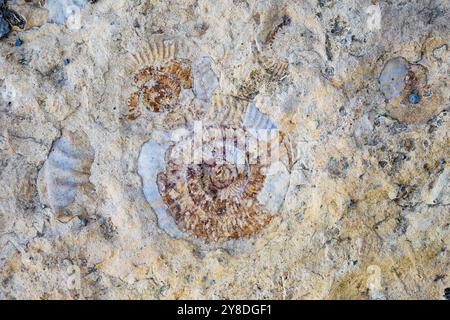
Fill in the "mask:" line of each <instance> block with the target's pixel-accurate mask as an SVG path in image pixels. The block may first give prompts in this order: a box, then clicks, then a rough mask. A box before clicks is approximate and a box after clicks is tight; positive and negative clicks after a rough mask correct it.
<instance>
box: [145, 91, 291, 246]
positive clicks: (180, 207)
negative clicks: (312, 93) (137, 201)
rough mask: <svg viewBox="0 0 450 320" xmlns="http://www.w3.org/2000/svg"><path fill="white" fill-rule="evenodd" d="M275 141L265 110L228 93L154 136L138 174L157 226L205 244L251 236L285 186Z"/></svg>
mask: <svg viewBox="0 0 450 320" xmlns="http://www.w3.org/2000/svg"><path fill="white" fill-rule="evenodd" d="M279 139H280V135H279V132H278V131H277V129H276V126H275V124H274V122H273V121H272V120H271V119H270V118H269V117H268V116H267V115H265V114H263V113H261V112H260V111H259V110H258V109H257V108H256V106H255V105H253V104H252V103H250V104H249V103H248V102H244V101H239V100H237V99H234V98H231V97H221V98H218V99H216V100H215V101H214V103H213V106H212V107H211V108H210V110H209V112H207V114H206V116H205V118H204V121H202V122H201V123H200V122H195V123H193V124H187V125H186V126H185V127H182V128H179V129H177V130H173V131H172V132H158V133H155V134H154V135H153V137H152V139H151V140H150V141H148V142H147V143H145V144H144V146H143V148H142V150H141V154H140V157H139V174H140V176H141V177H142V180H143V186H144V194H145V196H146V199H147V201H148V202H149V203H150V205H151V206H152V207H153V209H154V210H155V212H156V214H157V215H158V222H159V227H160V228H161V229H163V230H164V231H166V232H167V233H168V234H169V235H171V236H172V237H176V238H189V239H192V240H195V241H204V242H205V241H206V242H209V243H210V242H215V243H217V242H220V243H223V242H226V241H228V240H234V239H240V238H246V237H250V236H253V235H255V234H256V233H258V232H259V231H260V230H261V229H262V228H263V227H264V226H265V225H267V224H268V223H269V222H270V221H271V220H272V218H273V216H274V215H275V214H277V213H278V211H279V210H280V208H281V206H282V204H283V202H284V197H285V194H286V191H287V188H288V184H289V172H288V168H287V166H286V165H285V164H284V163H283V161H282V154H283V152H282V150H281V148H278V142H279Z"/></svg>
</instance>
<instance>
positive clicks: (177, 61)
mask: <svg viewBox="0 0 450 320" xmlns="http://www.w3.org/2000/svg"><path fill="white" fill-rule="evenodd" d="M181 49H182V46H181V45H180V42H179V41H156V42H154V43H152V44H151V45H149V46H146V47H144V48H143V49H141V50H140V51H138V52H137V53H136V54H133V55H132V56H131V57H130V63H129V68H130V71H131V73H132V74H134V78H133V81H134V85H135V86H136V87H137V88H138V89H137V91H135V92H133V93H132V94H131V95H130V97H129V99H128V108H129V114H128V119H130V120H134V119H136V118H137V117H139V116H140V115H141V114H142V113H143V111H144V110H145V109H147V110H150V111H152V112H163V111H169V110H172V109H174V108H175V107H176V105H177V102H178V98H179V95H180V92H181V90H182V89H189V88H192V76H191V63H190V61H187V60H185V59H181V58H178V54H179V51H180V50H181Z"/></svg>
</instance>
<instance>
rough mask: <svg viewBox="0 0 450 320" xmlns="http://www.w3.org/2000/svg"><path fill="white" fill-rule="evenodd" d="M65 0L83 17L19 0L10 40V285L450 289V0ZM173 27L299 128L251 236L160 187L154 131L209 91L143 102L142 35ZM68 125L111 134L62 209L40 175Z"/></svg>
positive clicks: (101, 294)
mask: <svg viewBox="0 0 450 320" xmlns="http://www.w3.org/2000/svg"><path fill="white" fill-rule="evenodd" d="M53 2H55V1H53ZM66 2H67V3H69V2H70V3H72V4H73V6H72V9H73V7H74V8H76V9H77V10H74V11H73V12H72V11H71V12H72V13H71V12H64V13H60V14H57V13H55V12H54V11H55V10H57V9H55V8H54V7H52V10H53V11H52V15H53V16H57V17H58V18H57V19H54V20H58V21H55V22H59V23H62V22H64V21H60V20H61V19H64V17H66V18H67V20H66V21H65V22H64V24H56V23H50V22H46V20H47V19H50V18H49V17H48V12H46V10H47V9H46V8H45V6H41V5H42V1H31V2H30V1H20V0H17V1H9V2H8V4H9V5H11V7H13V8H14V10H15V11H16V12H18V13H22V14H23V15H24V16H25V17H26V19H27V26H26V28H25V30H22V31H19V30H14V31H12V32H11V33H10V34H9V36H8V37H7V38H4V39H2V40H1V42H0V53H1V55H0V66H1V67H0V91H1V96H0V181H1V188H0V266H1V268H0V299H25V298H30V299H112V298H121V299H132V298H135V299H185V298H190V299H200V298H212V299H230V298H239V299H241V298H251V299H324V298H327V299H414V298H416V299H444V292H445V289H446V288H448V287H450V273H449V270H450V256H449V255H450V253H449V250H450V187H449V181H450V130H449V129H450V115H449V113H450V100H449V96H450V88H449V84H450V81H449V80H450V52H449V45H450V25H449V21H450V1H448V0H426V1H422V0H413V1H379V2H378V1H375V0H374V1H368V0H363V1H350V0H348V1H334V0H320V1H317V0H310V1H303V0H302V1H301V0H295V1H287V0H281V1H280V0H273V1H270V0H260V1H256V0H223V1H213V0H211V1H207V0H160V1H158V0H99V1H96V3H86V4H84V2H85V1H66ZM378 18H380V19H381V20H378ZM52 21H53V20H52ZM17 38H20V39H21V40H22V41H23V44H22V45H16V44H15V43H16V39H17ZM160 38H167V39H173V38H177V39H183V40H184V41H186V42H188V43H191V44H195V46H196V48H197V51H201V52H202V53H203V54H204V55H205V56H209V57H210V58H211V69H212V71H213V73H214V74H215V75H217V78H218V79H219V80H218V81H219V85H218V89H217V91H218V92H219V93H220V94H224V95H233V96H241V97H243V98H245V99H248V100H251V101H252V102H253V103H254V104H255V105H256V106H257V107H258V108H259V110H261V112H264V113H265V114H267V115H269V116H271V117H272V119H274V121H275V123H277V125H278V126H279V127H280V128H281V129H282V130H283V132H285V135H286V139H285V141H288V142H289V144H290V145H291V150H293V152H292V154H291V161H290V168H289V169H290V178H289V179H290V180H289V189H288V192H287V195H286V198H285V201H284V203H283V206H282V208H281V210H280V212H279V214H277V215H275V216H274V217H273V219H272V220H271V221H270V223H269V224H268V225H267V226H265V227H264V228H263V229H262V230H261V231H260V232H259V233H257V234H255V235H253V236H252V237H250V238H249V239H246V241H248V242H249V243H251V244H250V245H251V250H241V251H239V250H238V251H233V250H228V249H227V248H221V247H213V248H205V247H202V246H198V245H196V244H195V243H194V242H191V241H188V240H186V239H176V238H172V237H171V236H170V235H168V234H167V233H166V232H164V231H163V230H161V229H160V228H159V227H158V218H157V216H156V214H155V212H154V211H153V209H152V206H151V205H150V204H149V203H148V202H147V200H146V198H145V196H144V193H143V189H142V181H141V177H140V176H139V174H138V159H139V154H140V151H141V148H142V145H143V144H144V143H146V142H147V141H148V140H149V139H150V137H151V135H152V133H153V132H154V131H155V130H158V129H161V128H166V127H168V126H170V125H171V124H172V123H176V122H177V121H180V120H179V117H183V116H184V114H185V113H188V111H187V110H188V109H189V108H188V107H191V106H192V105H191V104H192V101H194V98H192V96H189V95H188V98H186V99H188V100H189V99H190V100H189V101H191V102H190V103H191V104H190V103H185V102H183V103H182V104H181V107H180V108H178V109H176V110H175V111H174V112H172V113H169V114H167V113H164V112H162V113H155V112H151V111H149V110H145V112H144V114H143V115H142V116H140V117H138V118H137V119H135V120H131V119H128V118H127V114H128V112H129V110H128V105H127V100H128V98H129V96H130V94H131V93H132V92H133V91H135V87H133V83H134V81H133V76H132V75H131V74H130V73H129V71H128V70H127V63H128V62H129V61H128V60H129V59H130V54H132V53H133V52H135V49H137V48H139V47H140V46H142V45H143V44H145V43H153V42H154V41H155V39H160ZM398 57H402V60H401V61H406V62H405V64H407V65H408V66H409V67H408V68H410V69H402V67H399V68H394V67H392V66H390V67H389V68H388V69H389V72H393V73H395V75H396V77H397V78H398V79H397V78H395V79H397V80H398V81H399V82H398V83H397V82H396V83H394V84H393V86H398V87H399V92H398V94H396V92H395V91H394V95H395V96H394V95H393V96H391V94H392V92H393V91H392V90H391V91H389V92H390V93H389V97H386V96H385V94H384V93H383V88H384V87H383V84H380V81H381V80H380V81H379V78H380V75H381V74H382V72H383V70H384V67H385V65H386V63H387V62H388V61H390V60H391V59H393V58H398ZM397 61H399V59H398V60H397ZM405 68H406V67H405ZM408 70H409V71H411V73H410V74H409V75H408V76H406V73H407V72H408ZM199 72H200V73H201V71H199ZM208 72H210V73H211V70H209V71H208ZM402 72H404V73H405V74H402ZM399 74H400V76H399ZM405 77H406V78H405ZM392 79H394V78H392ZM397 80H395V81H397ZM195 81H196V80H195V79H194V82H195ZM382 81H389V78H388V77H382ZM213 82H214V81H213ZM396 88H397V87H396ZM183 101H184V100H183ZM189 110H190V109H189ZM411 110H414V112H412V111H411ZM67 131H70V132H77V131H81V132H83V133H84V135H86V137H87V139H88V140H89V148H92V149H93V150H94V151H95V159H94V161H93V163H92V165H91V166H90V178H89V183H90V184H92V186H93V187H94V188H95V191H94V192H93V193H92V194H90V196H89V197H88V198H89V199H90V198H92V199H93V200H92V201H91V200H89V199H88V198H80V199H78V200H80V201H81V202H80V201H78V200H77V201H78V203H77V205H78V206H79V205H80V203H81V205H82V206H83V199H85V200H84V201H86V203H85V207H86V208H88V209H89V210H88V209H86V210H85V211H86V212H85V213H84V214H80V215H76V216H75V217H74V218H73V219H71V220H70V221H66V220H64V221H61V219H58V215H57V214H56V213H55V212H54V210H53V209H52V207H51V205H49V204H48V201H47V199H44V198H45V196H44V195H43V194H42V193H41V192H40V190H39V184H40V182H39V179H38V177H39V175H40V173H41V170H42V168H43V167H44V164H45V163H46V160H47V158H48V157H49V155H51V154H52V149H54V144H55V141H58V139H60V138H61V136H62V135H63V133H64V132H67ZM73 157H76V155H74V156H73ZM88 171H89V170H88ZM73 186H78V185H77V184H75V183H74V184H73Z"/></svg>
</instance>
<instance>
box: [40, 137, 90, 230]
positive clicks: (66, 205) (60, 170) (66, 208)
mask: <svg viewBox="0 0 450 320" xmlns="http://www.w3.org/2000/svg"><path fill="white" fill-rule="evenodd" d="M94 156H95V154H94V150H93V148H92V147H91V145H90V143H89V140H88V138H87V136H86V135H85V134H84V133H82V132H70V131H64V132H63V135H62V136H61V138H59V139H58V140H56V141H55V143H54V144H53V147H52V150H51V152H50V155H49V157H48V159H47V161H46V162H45V164H44V167H43V169H42V170H41V172H40V174H39V175H40V176H39V189H40V193H41V198H42V200H43V202H46V203H48V204H49V205H50V207H51V208H52V210H53V212H54V213H55V215H56V216H57V218H58V219H59V220H61V221H64V222H65V221H68V220H70V219H72V218H73V217H74V216H77V215H83V214H85V213H86V210H85V209H86V208H85V205H86V206H87V205H88V202H89V200H90V198H91V196H92V194H93V192H94V187H93V185H92V184H91V183H90V182H89V178H90V174H91V173H90V170H91V166H92V163H93V161H94Z"/></svg>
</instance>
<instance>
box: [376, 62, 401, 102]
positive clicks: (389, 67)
mask: <svg viewBox="0 0 450 320" xmlns="http://www.w3.org/2000/svg"><path fill="white" fill-rule="evenodd" d="M407 73H408V62H407V61H406V60H405V59H404V58H402V57H397V58H393V59H391V60H389V61H388V62H387V63H386V64H385V66H384V68H383V71H382V72H381V75H380V78H379V81H380V85H381V91H382V92H383V94H384V96H385V98H386V99H392V98H395V97H396V96H398V95H399V94H400V93H402V91H403V90H404V89H405V78H406V75H407Z"/></svg>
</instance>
